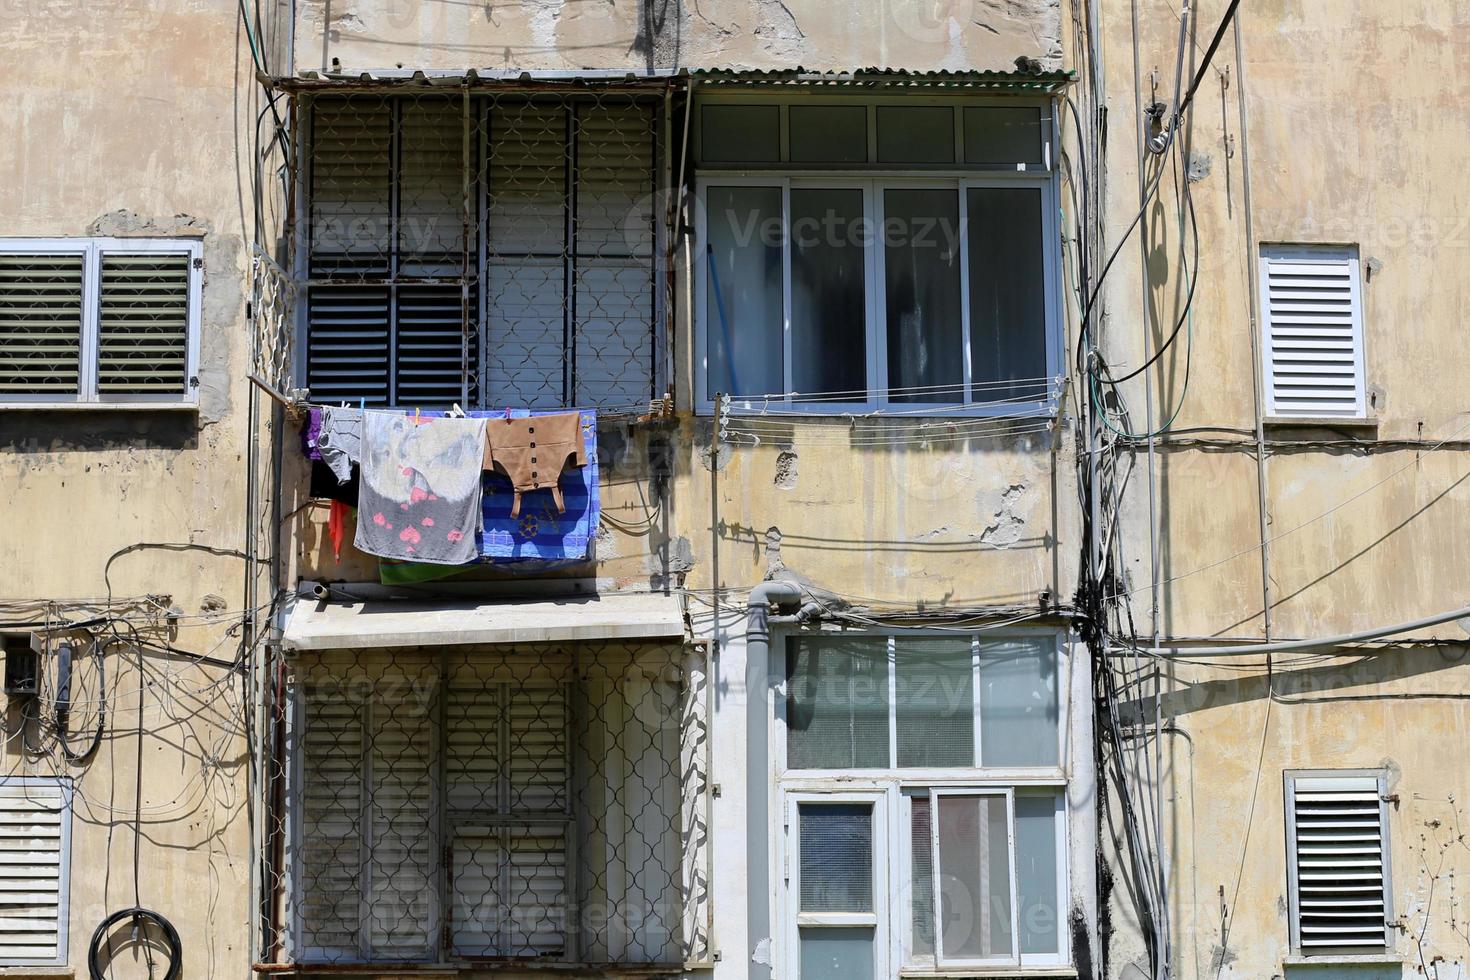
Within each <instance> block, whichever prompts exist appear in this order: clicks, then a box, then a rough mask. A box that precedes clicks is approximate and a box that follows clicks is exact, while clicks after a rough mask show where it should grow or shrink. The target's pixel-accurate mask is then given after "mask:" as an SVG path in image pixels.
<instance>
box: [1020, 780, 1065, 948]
mask: <svg viewBox="0 0 1470 980" xmlns="http://www.w3.org/2000/svg"><path fill="white" fill-rule="evenodd" d="M1058 799H1059V797H1058V794H1056V793H1047V794H1046V795H1044V796H1017V797H1016V900H1017V902H1018V903H1019V904H1020V906H1021V907H1020V910H1019V913H1020V914H1019V915H1018V916H1017V919H1018V920H1019V921H1018V927H1019V929H1020V932H1021V952H1023V953H1055V952H1058V951H1059V947H1058V945H1057V803H1058Z"/></svg>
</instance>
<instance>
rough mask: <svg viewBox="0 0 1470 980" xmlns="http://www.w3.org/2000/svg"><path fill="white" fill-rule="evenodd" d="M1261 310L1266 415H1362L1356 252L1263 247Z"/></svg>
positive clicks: (1361, 361) (1360, 318)
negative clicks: (1267, 413) (1267, 407)
mask: <svg viewBox="0 0 1470 980" xmlns="http://www.w3.org/2000/svg"><path fill="white" fill-rule="evenodd" d="M1261 308H1262V323H1263V325H1264V341H1265V342H1264V345H1263V347H1264V350H1263V362H1264V368H1265V373H1266V398H1267V403H1268V406H1269V409H1268V412H1269V414H1271V415H1277V416H1293V415H1295V416H1308V417H1311V416H1325V417H1343V418H1360V417H1362V416H1363V415H1364V414H1365V411H1366V402H1365V398H1364V393H1363V316H1362V291H1361V288H1360V286H1359V280H1358V255H1357V250H1356V249H1351V250H1349V249H1328V248H1289V247H1270V248H1266V249H1263V250H1262V255H1261Z"/></svg>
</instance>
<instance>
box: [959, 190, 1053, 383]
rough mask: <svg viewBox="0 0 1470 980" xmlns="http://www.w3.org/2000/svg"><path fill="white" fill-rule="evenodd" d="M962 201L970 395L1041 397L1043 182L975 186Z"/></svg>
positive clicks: (1043, 370)
mask: <svg viewBox="0 0 1470 980" xmlns="http://www.w3.org/2000/svg"><path fill="white" fill-rule="evenodd" d="M966 207H967V210H968V214H967V215H966V217H967V218H968V220H969V231H970V377H971V378H972V379H973V381H974V399H975V401H997V400H1004V399H1015V398H1024V399H1035V400H1037V401H1040V400H1041V399H1042V398H1043V397H1044V396H1045V394H1046V390H1047V382H1046V381H1045V380H1041V379H1043V378H1044V376H1045V375H1046V373H1047V370H1046V273H1045V268H1044V266H1043V262H1042V228H1041V190H1040V189H1039V188H1035V187H972V188H971V189H970V191H969V193H968V195H967V200H966ZM1007 381H1012V382H1016V383H1015V384H1009V385H1008V384H1005V383H1004V382H1007Z"/></svg>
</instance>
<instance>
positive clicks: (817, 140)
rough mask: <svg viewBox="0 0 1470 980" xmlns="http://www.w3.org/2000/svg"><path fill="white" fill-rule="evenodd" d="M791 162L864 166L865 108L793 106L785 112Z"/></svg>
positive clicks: (865, 160)
mask: <svg viewBox="0 0 1470 980" xmlns="http://www.w3.org/2000/svg"><path fill="white" fill-rule="evenodd" d="M786 117H787V120H788V122H789V125H790V132H791V135H790V137H789V141H790V146H791V160H792V162H793V163H867V162H868V108H867V106H860V105H794V106H792V107H791V108H790V109H787V110H786Z"/></svg>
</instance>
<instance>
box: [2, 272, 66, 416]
mask: <svg viewBox="0 0 1470 980" xmlns="http://www.w3.org/2000/svg"><path fill="white" fill-rule="evenodd" d="M85 282H86V256H85V255H84V254H82V253H80V252H74V253H55V254H42V255H36V254H21V253H4V252H0V397H5V396H15V395H20V396H26V395H40V396H46V395H52V396H56V397H58V398H71V397H75V396H76V395H77V392H78V390H79V388H80V383H81V365H82V302H83V297H84V295H85V292H86V289H85Z"/></svg>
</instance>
